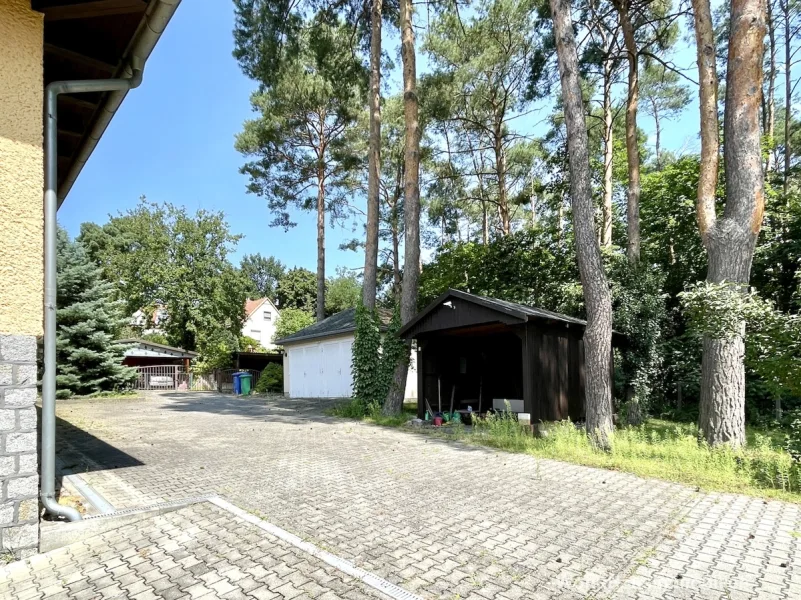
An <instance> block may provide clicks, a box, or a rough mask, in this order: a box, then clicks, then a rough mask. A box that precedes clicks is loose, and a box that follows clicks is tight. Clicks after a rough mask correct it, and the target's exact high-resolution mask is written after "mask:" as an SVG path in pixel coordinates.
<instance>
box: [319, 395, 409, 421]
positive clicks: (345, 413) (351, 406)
mask: <svg viewBox="0 0 801 600" xmlns="http://www.w3.org/2000/svg"><path fill="white" fill-rule="evenodd" d="M327 414H328V415H329V416H332V417H342V418H345V419H357V420H360V421H362V420H364V421H369V422H371V423H375V424H376V425H385V426H387V427H399V426H400V425H403V424H404V423H406V421H408V420H409V419H412V418H414V416H415V414H416V411H414V410H413V409H411V408H407V407H404V409H403V412H402V413H401V414H400V415H392V416H387V415H385V414H383V413H382V412H381V407H380V406H379V405H378V404H374V403H370V404H365V403H364V402H361V401H359V400H357V399H355V398H354V399H352V400H350V401H349V402H345V403H343V404H339V405H337V406H335V407H333V408H331V409H330V410H328V411H327Z"/></svg>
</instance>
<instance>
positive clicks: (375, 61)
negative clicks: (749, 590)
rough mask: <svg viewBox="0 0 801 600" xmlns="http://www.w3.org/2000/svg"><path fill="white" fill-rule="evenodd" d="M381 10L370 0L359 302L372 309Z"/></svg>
mask: <svg viewBox="0 0 801 600" xmlns="http://www.w3.org/2000/svg"><path fill="white" fill-rule="evenodd" d="M381 10H382V0H373V2H372V9H371V11H370V92H369V94H370V98H369V102H368V105H369V107H370V133H369V140H368V146H369V148H368V152H367V237H366V240H365V245H364V280H363V283H362V302H363V303H364V306H365V307H366V308H368V309H369V310H372V309H374V308H375V297H376V285H377V283H376V280H377V273H378V213H379V199H378V194H379V189H378V187H379V177H380V174H379V171H380V169H381Z"/></svg>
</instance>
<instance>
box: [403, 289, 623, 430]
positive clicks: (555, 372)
mask: <svg viewBox="0 0 801 600" xmlns="http://www.w3.org/2000/svg"><path fill="white" fill-rule="evenodd" d="M585 325H586V322H585V321H582V320H581V319H575V318H573V317H568V316H566V315H561V314H559V313H554V312H551V311H547V310H543V309H540V308H535V307H532V306H525V305H523V304H516V303H514V302H507V301H504V300H497V299H495V298H486V297H484V296H476V295H474V294H468V293H466V292H461V291H458V290H448V291H447V292H446V293H445V294H443V295H442V296H440V297H439V298H437V299H436V300H435V301H434V302H432V303H431V304H430V305H429V306H428V307H426V308H425V310H423V311H422V312H421V313H420V314H418V315H417V317H415V318H414V319H413V320H412V321H410V322H409V323H407V324H406V325H405V326H404V327H403V328H402V329H401V330H400V335H401V337H403V338H404V339H414V340H416V341H417V389H418V409H417V412H418V416H419V417H420V418H422V417H423V415H424V414H425V410H426V409H425V400H426V399H428V402H429V403H430V404H431V406H432V407H433V409H434V410H437V405H438V398H440V397H441V398H442V409H443V411H444V410H448V408H449V407H450V402H451V395H453V396H454V406H455V408H461V409H464V408H466V407H467V406H470V407H471V408H472V409H473V410H474V411H479V410H480V411H481V412H484V411H486V410H488V409H489V408H491V407H492V405H493V400H494V399H522V400H523V412H527V413H530V414H531V421H532V422H533V423H534V422H538V421H558V420H563V419H567V418H568V417H569V418H570V419H572V420H574V421H576V420H581V419H583V418H584V341H583V339H582V338H583V335H584V327H585ZM609 364H610V369H611V368H612V356H610V361H609ZM479 403H480V409H479Z"/></svg>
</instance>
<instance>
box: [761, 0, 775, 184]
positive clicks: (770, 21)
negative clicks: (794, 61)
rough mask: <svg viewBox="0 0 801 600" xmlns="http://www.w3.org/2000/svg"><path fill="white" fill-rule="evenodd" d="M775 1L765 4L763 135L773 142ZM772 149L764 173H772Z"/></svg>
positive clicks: (771, 0) (766, 160) (769, 0)
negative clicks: (765, 79)
mask: <svg viewBox="0 0 801 600" xmlns="http://www.w3.org/2000/svg"><path fill="white" fill-rule="evenodd" d="M774 1H775V0H768V2H767V26H768V93H767V101H766V104H767V106H766V107H765V127H764V131H763V133H764V134H765V135H766V136H768V139H769V140H770V141H771V143H772V142H773V136H774V134H775V131H774V130H775V129H776V22H775V19H774V16H773V3H774ZM774 167H775V165H774V164H773V148H771V149H770V151H769V152H768V156H767V158H766V159H765V171H766V172H768V171H772V170H773V169H774Z"/></svg>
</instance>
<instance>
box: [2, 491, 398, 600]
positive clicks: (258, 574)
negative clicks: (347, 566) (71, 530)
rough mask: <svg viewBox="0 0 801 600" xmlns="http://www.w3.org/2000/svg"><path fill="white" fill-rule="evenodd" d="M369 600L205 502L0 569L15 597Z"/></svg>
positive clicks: (369, 593)
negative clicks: (312, 599)
mask: <svg viewBox="0 0 801 600" xmlns="http://www.w3.org/2000/svg"><path fill="white" fill-rule="evenodd" d="M302 597H305V598H315V599H317V600H336V599H337V598H350V599H353V600H371V599H377V598H383V596H380V595H379V594H377V593H375V592H374V591H373V590H371V589H370V588H368V587H367V586H365V585H363V584H362V583H361V582H360V581H358V580H356V579H354V578H353V577H349V576H348V575H346V574H344V573H342V572H341V571H338V570H337V569H334V568H333V567H331V566H329V565H327V564H325V563H323V562H322V561H320V560H317V559H315V558H313V557H309V556H308V554H305V553H304V552H301V551H300V550H298V549H297V548H295V547H293V546H291V545H290V544H287V543H286V542H284V541H282V540H280V539H278V538H276V537H275V536H272V535H270V534H268V533H265V532H264V531H262V530H261V529H259V528H257V527H255V526H254V525H252V524H249V523H247V522H245V521H243V520H241V519H236V518H235V517H233V516H232V515H231V514H230V513H229V512H227V511H225V510H222V509H221V508H219V507H218V506H216V505H214V504H212V503H210V502H200V503H197V504H192V505H190V506H187V507H185V508H181V509H179V510H176V511H174V512H168V513H165V514H163V515H158V516H155V517H151V518H147V519H145V520H143V521H140V522H137V523H134V524H130V525H125V526H123V527H120V528H117V529H114V530H112V531H109V532H107V533H103V534H101V535H97V536H93V537H91V538H89V539H87V540H84V541H82V542H79V543H75V544H71V545H69V546H66V547H63V548H59V549H58V550H54V551H52V552H48V553H47V554H39V555H36V556H34V557H33V558H31V559H29V560H26V561H20V562H16V563H13V564H11V565H9V566H7V567H5V568H3V567H0V598H9V599H13V600H34V599H37V600H38V599H39V598H44V599H46V600H101V599H102V600H105V599H109V600H110V599H116V600H128V599H133V600H156V599H157V598H164V599H166V600H177V599H179V598H180V599H188V598H201V599H203V600H213V599H216V598H222V599H224V600H245V599H246V598H247V599H249V600H253V599H258V600H273V599H275V600H278V599H282V598H302Z"/></svg>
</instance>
